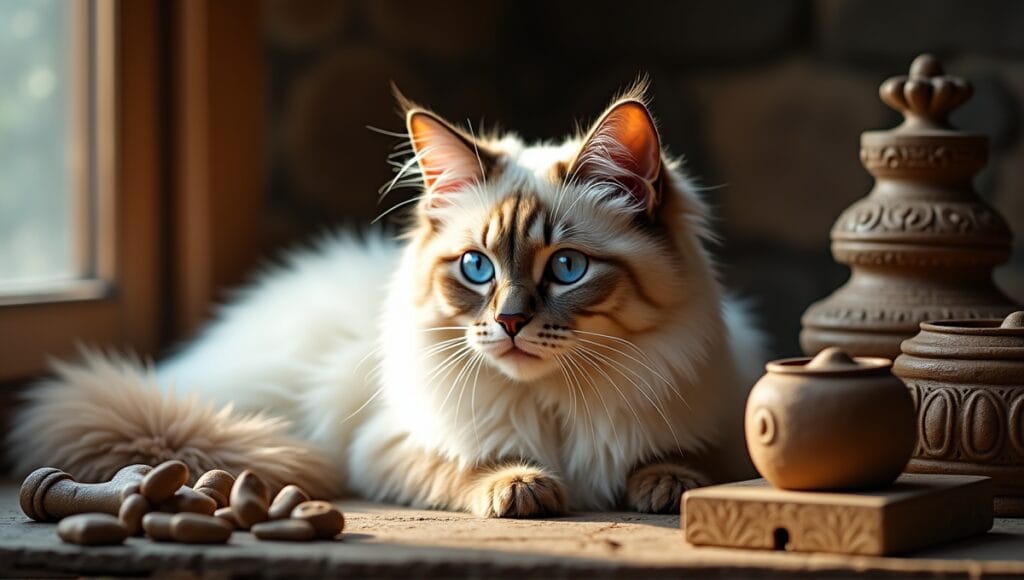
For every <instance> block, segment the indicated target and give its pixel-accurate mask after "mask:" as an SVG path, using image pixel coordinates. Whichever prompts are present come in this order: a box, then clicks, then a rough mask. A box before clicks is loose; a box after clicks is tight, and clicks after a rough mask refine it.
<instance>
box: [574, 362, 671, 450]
mask: <svg viewBox="0 0 1024 580" xmlns="http://www.w3.org/2000/svg"><path fill="white" fill-rule="evenodd" d="M576 348H578V349H581V350H586V351H587V352H589V353H590V354H591V355H593V356H595V357H597V358H598V360H602V361H605V362H607V363H609V367H610V368H612V369H613V370H615V371H616V372H618V373H619V374H620V375H622V377H623V378H624V379H626V380H627V381H629V382H630V383H632V384H633V386H635V387H636V389H637V391H639V392H640V394H641V395H642V396H643V397H644V398H645V399H647V402H648V403H650V404H651V407H652V408H654V410H655V411H657V412H658V415H660V416H661V419H662V420H663V421H664V422H665V426H666V427H668V430H669V433H671V434H672V439H673V440H674V441H675V443H676V449H677V450H678V451H679V453H682V452H683V451H682V445H681V444H680V443H679V437H678V436H677V435H676V430H675V429H674V428H673V427H672V421H670V420H669V418H668V415H666V414H665V411H664V410H663V409H662V408H661V405H659V404H658V403H657V402H656V401H655V400H654V399H655V398H657V393H656V392H655V390H654V387H653V386H651V384H650V383H649V382H648V381H647V379H645V378H644V377H643V375H641V374H639V373H637V372H636V371H634V370H633V369H631V368H629V366H627V365H625V364H623V363H621V362H620V361H617V360H615V359H613V358H611V357H610V356H608V355H605V354H603V353H600V352H597V351H595V350H593V349H588V348H587V347H584V346H581V345H577V346H576ZM623 369H625V370H627V371H629V372H630V373H632V374H633V375H635V376H636V378H637V379H639V380H640V381H642V382H643V383H644V385H645V386H646V387H647V389H650V393H648V391H647V390H646V389H644V388H643V387H641V386H640V383H638V382H636V381H635V380H633V378H632V377H630V376H629V375H627V374H626V373H625V372H623ZM652 395H654V396H653V397H652Z"/></svg>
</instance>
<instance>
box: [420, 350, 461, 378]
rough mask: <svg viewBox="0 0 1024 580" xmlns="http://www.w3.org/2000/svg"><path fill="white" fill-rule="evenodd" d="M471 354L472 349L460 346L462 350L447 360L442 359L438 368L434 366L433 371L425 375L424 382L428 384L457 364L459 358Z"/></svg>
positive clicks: (449, 356)
mask: <svg viewBox="0 0 1024 580" xmlns="http://www.w3.org/2000/svg"><path fill="white" fill-rule="evenodd" d="M471 352H473V347H471V346H469V345H465V346H462V348H460V349H459V350H457V351H455V352H454V353H453V354H450V355H448V358H446V359H444V360H443V361H442V362H441V363H440V364H439V365H438V366H436V367H435V370H433V371H431V372H430V373H428V374H427V376H426V381H427V382H428V383H429V382H430V381H432V380H433V379H434V378H435V377H436V376H437V375H438V374H440V373H441V372H442V371H444V370H446V369H449V368H451V367H452V365H454V364H455V363H456V362H458V360H459V358H460V357H461V356H464V355H468V354H469V353H471ZM445 376H447V375H445Z"/></svg>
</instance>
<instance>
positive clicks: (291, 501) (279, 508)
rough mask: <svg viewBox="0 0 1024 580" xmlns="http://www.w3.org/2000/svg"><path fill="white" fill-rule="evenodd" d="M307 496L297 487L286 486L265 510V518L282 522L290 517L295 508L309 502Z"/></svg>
mask: <svg viewBox="0 0 1024 580" xmlns="http://www.w3.org/2000/svg"><path fill="white" fill-rule="evenodd" d="M309 499H310V498H309V494H308V493H306V492H305V490H303V489H302V488H301V487H299V486H297V485H286V486H284V488H283V489H281V491H279V492H278V493H277V496H276V497H274V501H273V502H272V503H271V504H270V509H269V510H267V517H268V518H269V519H271V520H283V519H285V518H287V517H290V516H291V514H292V510H294V509H295V506H297V505H299V504H300V503H302V502H304V501H309Z"/></svg>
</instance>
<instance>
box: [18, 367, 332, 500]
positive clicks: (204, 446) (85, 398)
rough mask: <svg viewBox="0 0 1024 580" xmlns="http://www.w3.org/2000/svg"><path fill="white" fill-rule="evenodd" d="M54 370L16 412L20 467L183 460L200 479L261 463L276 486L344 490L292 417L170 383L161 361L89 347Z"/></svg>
mask: <svg viewBox="0 0 1024 580" xmlns="http://www.w3.org/2000/svg"><path fill="white" fill-rule="evenodd" d="M53 370H54V372H55V375H56V376H55V377H54V378H52V379H49V380H45V381H42V382H40V383H37V384H36V385H34V386H33V387H32V388H31V389H30V390H29V391H28V393H27V395H26V407H25V408H24V409H23V410H22V411H21V412H20V413H18V414H17V415H16V417H15V420H14V428H13V429H12V431H11V434H10V437H9V441H8V450H9V451H10V453H11V455H12V459H14V461H15V467H16V470H17V472H18V473H19V474H24V473H27V472H28V471H30V470H31V469H34V468H37V467H41V466H44V465H46V466H53V467H57V468H59V469H63V470H64V471H67V472H68V473H70V474H72V475H73V476H74V477H75V478H76V479H77V480H78V481H83V482H94V481H106V480H108V479H109V478H110V477H111V476H112V475H113V474H114V473H115V472H116V471H117V470H118V469H120V468H121V467H124V466H125V465H130V464H134V463H147V464H150V465H155V464H157V463H160V462H162V461H166V460H168V459H179V460H181V461H184V462H185V463H186V464H187V465H188V466H189V469H190V471H191V473H192V479H193V481H194V480H195V478H196V477H198V476H199V475H200V474H202V473H203V472H205V471H207V470H209V469H215V468H216V469H225V470H227V471H230V472H232V473H235V474H237V473H238V472H240V471H241V470H243V469H252V470H253V471H255V472H256V473H258V474H259V475H260V476H261V477H262V478H263V479H264V480H265V481H266V482H267V484H268V485H269V486H270V487H272V488H274V489H277V488H280V487H282V486H284V485H286V484H289V483H296V484H298V485H300V486H302V487H303V488H305V489H306V490H307V491H308V492H309V493H310V494H311V495H313V496H314V497H324V498H327V497H331V496H332V495H333V494H334V493H335V492H336V491H337V490H336V489H334V483H333V481H332V477H331V474H332V473H333V471H332V469H331V466H330V464H329V462H328V461H327V459H326V458H325V457H323V456H322V455H321V454H320V453H319V452H318V451H316V450H315V449H314V448H313V447H312V446H311V445H309V444H308V443H305V442H303V441H301V440H299V439H296V438H294V437H292V436H290V435H288V434H287V428H288V423H287V421H284V420H282V419H278V418H274V417H269V416H266V415H262V414H242V413H239V412H237V411H235V410H234V409H233V408H232V407H231V406H230V405H228V406H224V407H220V408H218V407H216V406H215V405H214V404H212V403H207V402H201V401H200V400H199V399H198V397H197V396H196V395H195V394H191V395H188V396H182V397H178V396H175V394H174V393H173V392H166V393H164V392H161V389H160V387H159V386H158V385H157V382H156V376H155V373H154V371H153V368H152V366H150V365H145V364H143V363H142V362H141V361H139V360H138V359H137V358H134V357H129V356H123V355H114V354H101V353H98V352H94V351H85V352H83V360H82V362H81V363H78V364H71V363H66V362H55V363H54V364H53Z"/></svg>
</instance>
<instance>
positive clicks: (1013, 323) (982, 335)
mask: <svg viewBox="0 0 1024 580" xmlns="http://www.w3.org/2000/svg"><path fill="white" fill-rule="evenodd" d="M900 348H901V349H902V350H903V353H904V354H909V355H915V356H923V357H928V358H946V359H973V360H986V359H987V360H994V359H1002V360H1021V359H1024V310H1018V311H1016V312H1013V313H1010V314H1009V315H1008V316H1006V318H1002V319H1000V318H991V319H984V318H982V319H972V320H936V321H932V322H922V323H921V332H919V333H918V334H917V335H916V336H914V337H913V338H911V339H909V340H905V341H903V344H902V345H901V346H900Z"/></svg>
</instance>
